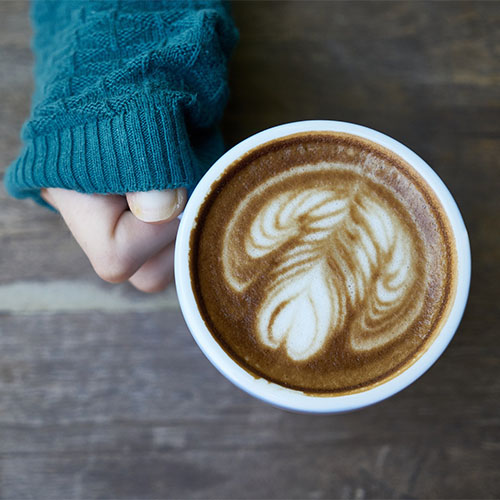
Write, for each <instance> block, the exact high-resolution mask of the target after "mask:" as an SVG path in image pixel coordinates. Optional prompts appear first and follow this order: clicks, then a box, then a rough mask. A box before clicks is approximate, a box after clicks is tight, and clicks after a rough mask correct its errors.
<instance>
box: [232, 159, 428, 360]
mask: <svg viewBox="0 0 500 500" xmlns="http://www.w3.org/2000/svg"><path fill="white" fill-rule="evenodd" d="M321 168H328V169H329V170H331V169H332V165H326V166H325V165H323V166H321V165H319V166H318V165H315V166H313V165H311V166H305V167H297V168H295V169H290V170H289V171H287V172H286V173H285V174H282V175H280V176H276V177H274V178H273V179H272V180H270V181H269V182H267V183H266V184H265V185H263V186H259V187H258V188H256V189H255V190H254V191H252V192H251V193H249V194H248V195H247V196H246V197H245V199H243V200H242V201H241V203H240V204H239V206H238V209H237V210H236V213H235V216H234V217H233V219H232V221H231V223H230V224H229V225H228V227H227V230H226V232H225V235H224V254H223V268H224V274H225V278H226V280H227V282H228V284H229V285H230V286H231V287H232V288H233V290H234V291H236V292H243V291H244V290H245V289H246V288H247V287H248V286H249V285H250V284H251V283H253V282H254V280H255V279H257V278H258V277H259V271H258V272H257V273H255V270H254V269H259V266H255V265H252V268H251V269H252V271H251V272H250V271H249V270H250V267H249V264H248V263H250V264H252V263H253V264H255V263H256V262H267V263H268V265H267V267H266V266H264V267H266V269H267V271H266V272H268V273H269V276H270V281H269V285H268V286H267V287H266V289H265V292H264V296H263V298H262V300H261V303H260V304H259V305H258V308H257V315H256V324H255V328H256V336H257V338H258V339H259V340H260V342H262V343H263V344H264V345H265V346H267V347H269V348H272V349H277V348H279V347H284V348H285V350H286V352H287V354H288V356H289V357H290V358H291V359H292V360H295V361H303V360H307V359H309V358H310V357H311V356H314V355H315V354H317V353H318V352H319V351H320V350H321V349H322V348H323V346H324V345H325V343H326V342H327V341H328V339H329V338H330V337H331V336H333V335H337V334H338V333H339V332H340V331H342V329H343V328H346V327H348V328H349V335H350V336H349V339H350V345H351V347H352V348H353V349H354V350H355V351H368V350H370V349H374V348H378V347H380V346H382V345H384V344H386V343H387V342H390V341H391V340H393V339H394V338H396V337H398V336H399V335H401V334H402V333H404V331H406V329H407V327H408V325H409V324H410V323H411V322H412V321H413V320H414V318H415V317H416V314H417V313H418V309H419V308H420V306H421V304H422V300H423V298H422V296H421V294H420V295H418V294H417V295H416V296H414V297H411V300H409V296H408V294H409V293H410V292H411V291H412V286H413V284H414V283H415V280H416V264H415V262H416V260H415V259H416V252H415V250H414V246H413V244H412V236H411V235H410V234H409V231H408V229H407V226H406V225H405V223H404V222H403V220H402V219H401V217H402V214H398V213H397V212H396V211H395V210H394V209H393V208H392V207H391V206H390V205H389V204H388V203H387V201H385V200H384V198H383V197H381V196H380V195H379V194H377V192H376V191H375V190H373V189H371V188H370V187H369V186H368V184H367V183H365V182H364V181H363V178H361V177H359V178H355V179H354V180H352V181H349V182H350V184H349V185H348V186H346V181H344V182H343V183H341V186H335V185H327V186H313V187H308V188H302V189H301V188H293V189H290V188H284V189H283V191H282V192H278V194H276V195H275V197H274V198H273V199H271V200H269V201H267V202H265V203H264V204H263V205H261V206H259V207H258V209H257V210H255V208H253V206H254V202H255V201H256V200H257V199H263V198H264V197H263V196H262V195H263V194H265V192H266V191H267V190H268V189H270V188H271V187H273V186H274V187H275V186H276V185H277V184H279V183H283V185H284V186H285V185H286V183H285V182H284V181H286V180H287V179H289V178H290V177H291V176H300V175H303V174H304V173H307V171H308V170H314V172H318V170H319V169H321ZM337 168H338V166H337ZM346 187H347V189H346ZM275 191H276V190H275ZM273 192H274V191H273ZM252 209H253V210H254V212H256V213H255V214H253V213H252ZM243 219H244V220H245V221H246V223H245V224H243V223H242V222H241V221H242V220H243ZM248 220H250V221H251V223H250V224H248ZM242 231H243V232H244V240H243V241H244V245H241V244H239V243H238V242H241V241H242V240H241V234H242ZM238 235H240V238H238ZM266 259H267V261H266ZM269 263H270V264H269ZM269 265H271V267H269ZM264 267H261V268H262V269H263V268H264ZM421 278H422V279H424V277H421ZM409 304H410V305H409Z"/></svg>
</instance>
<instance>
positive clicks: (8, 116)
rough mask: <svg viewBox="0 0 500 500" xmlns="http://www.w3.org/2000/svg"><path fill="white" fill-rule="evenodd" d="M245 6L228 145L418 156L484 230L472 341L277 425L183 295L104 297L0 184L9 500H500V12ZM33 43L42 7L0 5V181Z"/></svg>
mask: <svg viewBox="0 0 500 500" xmlns="http://www.w3.org/2000/svg"><path fill="white" fill-rule="evenodd" d="M233 10H234V15H235V18H236V21H237V24H238V26H239V28H240V32H241V40H240V44H239V46H238V48H237V50H236V52H235V54H234V58H233V61H232V64H231V89H232V94H231V99H230V103H229V106H228V109H227V112H226V115H225V118H224V122H223V129H224V132H225V136H226V139H227V144H228V146H230V145H232V144H234V143H236V142H238V141H239V140H241V139H243V138H245V137H247V136H248V135H250V134H252V133H254V132H256V131H258V130H261V129H263V128H266V127H268V126H271V125H276V124H279V123H283V122H287V121H293V120H301V119H309V118H329V119H339V120H347V121H353V122H356V123H361V124H363V125H367V126H370V127H373V128H375V129H377V130H380V131H381V132H385V133H387V134H388V135H391V136H393V137H395V138H396V139H398V140H400V141H401V142H403V143H405V144H407V145H408V146H409V147H410V148H412V149H413V150H415V151H416V152H417V153H418V154H419V155H421V156H422V157H423V158H424V159H425V160H427V161H428V163H429V164H430V165H431V166H432V167H433V168H434V169H435V170H436V171H437V172H438V174H439V175H440V176H441V177H442V179H443V180H444V181H445V183H446V184H447V185H448V186H449V188H450V190H451V192H452V193H453V195H454V197H455V198H456V200H457V202H458V204H459V206H460V208H461V211H462V214H463V216H464V219H465V222H466V225H467V227H468V230H469V235H470V239H471V245H472V254H473V281H472V287H471V295H470V300H469V304H468V307H467V310H466V313H465V316H464V319H463V321H462V324H461V326H460V328H459V331H458V332H457V335H456V337H455V339H454V340H453V342H452V344H451V345H450V347H449V348H448V350H447V351H446V353H445V354H444V355H443V357H442V358H441V359H440V360H439V361H438V363H437V364H436V365H435V366H434V367H432V368H431V369H430V370H429V372H428V373H426V374H425V375H424V376H423V377H422V378H421V379H420V380H419V381H417V382H416V383H415V384H413V385H412V386H411V387H410V388H408V389H406V390H405V391H403V392H402V393H400V394H398V395H397V396H395V397H393V398H391V399H389V400H387V401H385V402H382V403H380V404H378V405H375V406H373V407H371V408H367V409H365V410H362V411H358V412H355V413H351V414H347V415H340V416H335V417H329V416H322V417H310V416H306V415H295V414H291V413H287V412H283V411H280V410H277V409H274V408H272V407H270V406H267V405H265V404H262V403H260V402H258V401H256V400H254V399H253V398H251V397H249V396H247V395H245V394H244V393H242V392H241V391H240V390H238V389H236V388H235V387H233V386H232V385H231V384H230V383H229V382H227V381H226V380H225V379H224V378H223V377H222V376H221V375H219V374H218V372H217V371H216V370H215V369H214V368H213V367H212V366H211V365H210V363H209V362H208V361H207V360H206V359H205V357H204V356H203V355H202V353H201V352H200V351H199V349H198V347H197V346H196V345H195V343H194V342H193V340H192V339H191V336H190V335H189V332H188V331H187V328H186V326H185V324H184V322H183V319H182V316H181V314H180V311H179V308H178V305H177V302H176V300H175V294H174V293H173V290H170V291H169V292H167V293H166V294H164V295H161V296H159V298H158V297H155V298H152V297H151V298H150V299H148V298H147V297H146V298H144V297H141V296H140V295H139V293H138V292H135V291H134V290H133V289H132V288H131V287H129V286H127V285H123V286H121V285H120V286H111V285H107V284H104V283H101V282H100V281H99V280H98V278H96V277H95V276H93V274H92V270H91V267H90V265H89V264H88V262H87V260H86V259H85V257H84V255H83V253H82V251H81V250H80V249H79V247H78V246H77V244H76V243H75V242H74V241H73V240H72V239H71V237H70V235H69V233H68V231H67V229H66V228H65V226H64V224H63V223H62V222H61V221H60V220H59V218H58V216H57V215H55V214H53V213H50V212H48V211H45V210H41V209H39V208H37V207H35V206H34V205H33V204H31V203H30V202H19V201H16V200H12V199H10V198H9V197H8V196H7V194H6V193H5V190H4V188H3V186H2V187H0V297H2V296H3V297H8V300H7V299H4V304H5V305H4V307H2V304H0V498H2V499H16V500H17V499H25V498H26V499H28V498H33V499H37V500H38V499H52V500H60V499H61V500H62V499H92V498H99V499H152V498H186V499H187V498H190V499H191V498H192V499H206V498H217V499H303V498H311V499H331V498H345V499H348V498H349V499H351V498H352V499H363V498H499V497H500V475H499V472H498V470H499V463H500V411H499V410H500V405H499V394H500V377H499V371H500V370H499V368H500V362H499V359H500V342H498V328H499V311H498V306H497V300H498V292H499V286H498V283H499V282H500V273H499V266H498V262H499V260H500V245H499V231H498V214H499V208H500V207H499V196H498V192H499V188H500V182H499V180H500V179H499V167H498V165H499V160H498V159H499V158H500V30H499V29H498V26H500V3H499V2H468V1H463V2H415V3H414V2H305V1H291V2H253V1H252V2H235V3H234V4H233ZM29 39H30V27H29V18H28V4H27V3H26V2H23V1H21V2H19V1H16V2H14V1H3V2H0V96H1V101H0V177H2V175H3V172H4V170H5V167H6V166H7V165H8V163H9V162H10V161H12V160H13V159H14V158H15V156H16V154H17V152H18V148H19V140H18V134H19V129H20V127H21V125H22V122H23V120H24V119H26V117H27V115H28V113H29V96H30V93H31V91H32V80H31V65H32V55H31V53H30V49H29ZM41 290H45V293H43V292H42V291H41ZM70 290H71V293H70ZM75 290H76V291H75ZM2 293H3V294H4V295H2ZM100 294H102V295H100ZM106 295H109V296H110V297H111V298H110V301H107V302H105V301H99V300H98V298H99V297H101V296H102V297H104V296H106ZM23 300H29V305H26V302H23ZM149 300H151V302H149ZM162 300H164V306H162V303H161V301H162ZM48 302H49V303H50V306H47V303H48Z"/></svg>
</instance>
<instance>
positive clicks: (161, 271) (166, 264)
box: [129, 243, 175, 293]
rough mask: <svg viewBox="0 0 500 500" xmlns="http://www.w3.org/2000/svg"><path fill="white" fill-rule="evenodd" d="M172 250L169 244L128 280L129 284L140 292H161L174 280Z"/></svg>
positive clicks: (173, 245)
mask: <svg viewBox="0 0 500 500" xmlns="http://www.w3.org/2000/svg"><path fill="white" fill-rule="evenodd" d="M174 250H175V243H171V244H170V245H168V246H167V247H166V248H164V249H163V250H162V251H161V252H159V253H158V254H156V255H155V256H154V257H152V258H151V259H149V260H148V261H147V262H146V263H145V264H144V265H143V266H142V267H141V268H140V269H139V270H138V271H137V272H136V273H135V274H134V275H133V276H132V277H131V278H130V279H129V281H130V283H131V284H132V285H134V286H135V288H137V289H138V290H140V291H141V292H146V293H154V292H161V291H162V290H164V289H165V288H166V287H167V286H168V284H169V283H170V282H171V281H173V279H174Z"/></svg>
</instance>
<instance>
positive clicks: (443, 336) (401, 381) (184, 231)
mask: <svg viewBox="0 0 500 500" xmlns="http://www.w3.org/2000/svg"><path fill="white" fill-rule="evenodd" d="M304 132H340V133H347V134H350V135H354V136H359V137H361V138H364V139H368V140H370V141H372V142H375V143H376V144H378V145H380V146H382V147H385V148H387V149H388V150H390V151H392V152H393V153H395V154H396V155H398V156H399V157H401V158H402V159H403V160H404V161H406V162H407V163H409V164H410V165H411V166H412V168H414V169H415V170H416V171H417V173H419V174H420V175H421V176H422V177H423V179H424V180H425V181H426V182H427V184H428V185H429V186H430V187H431V189H432V190H433V191H434V193H435V194H436V196H437V198H438V200H439V201H440V203H441V205H442V206H443V208H444V211H445V213H446V215H447V217H448V219H449V221H450V225H451V228H452V230H453V235H454V237H455V242H456V252H457V285H456V293H455V298H454V302H453V305H452V307H451V309H450V312H449V314H448V318H447V319H446V321H445V323H444V325H443V327H442V329H441V331H440V332H439V333H438V335H437V336H436V338H435V339H434V340H433V341H432V343H431V344H430V345H429V347H428V348H427V350H426V351H425V352H424V353H423V354H422V355H421V356H420V357H419V358H418V359H417V360H416V361H415V362H414V363H413V364H412V365H410V366H409V367H408V368H407V369H405V370H404V371H402V372H401V373H399V374H397V375H396V376H394V377H393V378H390V379H389V380H387V381H386V382H383V383H381V384H380V385H376V386H375V387H372V388H369V389H367V390H365V391H362V392H357V393H354V394H347V395H338V396H335V395H331V396H322V395H321V396H318V395H310V394H305V393H303V392H301V391H297V390H294V389H289V388H286V387H283V386H281V385H278V384H276V383H273V382H270V381H268V380H266V379H264V378H256V376H254V375H251V374H250V373H249V372H247V371H246V370H245V369H244V368H242V367H241V366H240V365H239V364H238V363H236V362H235V361H234V360H233V359H232V358H231V357H230V356H229V355H228V354H227V353H226V352H225V351H224V350H223V349H222V347H221V346H220V345H219V343H218V342H217V341H216V340H215V338H214V337H213V336H212V334H211V333H210V331H209V330H208V328H207V326H206V324H205V322H204V320H203V318H202V317H201V314H200V313H199V311H198V307H197V303H196V299H195V297H194V292H193V290H192V287H191V276H190V268H189V243H190V236H191V230H192V228H193V227H194V221H195V219H196V216H197V214H198V210H199V208H200V206H201V204H202V203H203V201H204V200H205V198H206V196H207V194H208V192H209V188H210V187H211V186H212V184H213V183H214V182H215V181H216V180H217V179H218V178H219V177H221V175H222V174H223V172H224V171H225V169H226V168H227V167H228V166H230V165H231V164H232V163H233V162H234V161H235V160H237V159H238V158H240V157H241V156H243V155H244V154H245V153H247V152H248V151H250V150H252V149H254V148H256V147H258V146H261V145H262V144H265V143H267V142H269V141H272V140H275V139H279V138H283V137H287V136H290V135H293V134H297V133H304ZM174 272H175V283H176V289H177V296H178V299H179V304H180V307H181V311H182V314H183V316H184V319H185V321H186V324H187V326H188V328H189V330H190V332H191V334H192V336H193V338H194V340H195V341H196V343H197V344H198V346H199V347H200V349H201V350H202V352H203V353H204V354H205V356H206V357H207V358H208V359H209V360H210V362H211V363H212V364H213V365H214V366H215V368H217V370H219V372H220V373H221V374H222V375H224V376H225V377H226V378H227V379H229V380H230V381H231V382H232V383H233V384H235V385H236V386H237V387H239V388H240V389H242V390H243V391H245V392H247V393H248V394H250V395H252V396H254V397H256V398H257V399H260V400H262V401H265V402H267V403H270V404H271V405H274V406H276V407H280V408H283V409H287V410H292V411H296V412H303V413H342V412H346V411H352V410H355V409H359V408H362V407H366V406H369V405H372V404H374V403H377V402H380V401H382V400H384V399H386V398H388V397H390V396H393V395H394V394H396V393H398V392H399V391H401V390H403V389H404V388H406V387H408V386H409V385H410V384H412V383H413V382H414V381H415V380H417V379H418V378H419V377H420V376H422V375H423V374H424V373H425V372H426V371H427V370H428V369H429V368H430V367H431V366H432V365H433V364H434V363H435V362H436V361H437V359H438V358H439V357H440V356H441V354H442V353H443V351H444V350H445V349H446V347H447V346H448V344H449V343H450V341H451V339H452V338H453V336H454V334H455V332H456V330H457V328H458V325H459V323H460V321H461V319H462V316H463V313H464V310H465V305H466V303H467V298H468V293H469V286H470V274H471V255H470V245H469V238H468V235H467V230H466V228H465V224H464V221H463V219H462V216H461V214H460V211H459V209H458V206H457V204H456V202H455V200H454V199H453V197H452V195H451V193H450V192H449V190H448V188H447V187H446V186H445V184H444V183H443V181H442V180H441V179H440V178H439V176H438V175H437V174H436V172H434V170H432V169H431V167H430V166H429V165H428V164H427V163H426V162H425V161H424V160H423V159H422V158H420V157H419V156H418V155H417V154H415V153H414V152H413V151H412V150H410V149H409V148H408V147H406V146H404V145H403V144H401V143H400V142H398V141H396V140H395V139H393V138H392V137H389V136H387V135H386V134H383V133H381V132H378V131H376V130H373V129H371V128H368V127H364V126H361V125H356V124H353V123H349V122H342V121H333V120H306V121H300V122H292V123H286V124H283V125H278V126H275V127H272V128H269V129H266V130H263V131H261V132H258V133H256V134H254V135H252V136H250V137H248V138H247V139H245V140H243V141H241V142H240V143H239V144H237V145H235V146H234V147H233V148H231V149H230V150H228V151H227V152H226V153H225V154H224V155H223V156H221V157H220V158H219V159H218V160H217V161H216V162H215V163H214V164H213V166H212V167H211V168H210V169H209V170H208V171H207V173H206V174H205V175H204V176H203V178H202V179H201V181H200V182H199V183H198V185H197V186H196V188H195V189H194V191H193V193H192V195H191V197H190V199H189V200H188V203H187V205H186V208H185V210H184V213H183V215H182V219H181V223H180V226H179V229H178V233H177V239H176V244H175V257H174Z"/></svg>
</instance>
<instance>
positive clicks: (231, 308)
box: [190, 133, 456, 394]
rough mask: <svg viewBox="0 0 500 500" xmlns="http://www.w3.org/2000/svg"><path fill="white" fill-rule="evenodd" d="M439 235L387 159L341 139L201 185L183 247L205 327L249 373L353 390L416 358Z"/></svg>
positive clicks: (430, 200)
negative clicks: (206, 191)
mask: <svg viewBox="0 0 500 500" xmlns="http://www.w3.org/2000/svg"><path fill="white" fill-rule="evenodd" d="M450 235H451V231H450V229H449V223H448V221H447V219H446V218H445V216H444V213H443V211H442V210H441V209H440V206H439V204H438V202H437V200H436V199H435V197H434V196H433V195H432V192H430V190H429V189H427V188H426V185H425V183H424V181H423V180H422V179H420V178H419V177H418V176H417V175H416V173H415V172H414V171H412V170H411V167H409V166H408V165H406V164H404V163H403V162H402V160H400V159H398V158H397V157H394V156H391V155H389V154H387V152H386V151H385V150H383V149H382V148H380V147H377V146H375V145H373V144H372V143H369V142H368V141H364V140H360V139H359V138H353V137H352V136H347V135H344V134H334V133H317V134H302V135H298V136H293V137H291V138H285V139H282V140H277V141H275V142H274V143H271V144H270V145H268V146H267V147H265V146H263V147H261V148H260V149H258V150H256V151H254V152H251V153H249V154H248V155H247V156H246V157H243V158H242V159H240V160H238V161H237V162H236V163H235V164H234V165H233V166H232V168H230V169H229V170H228V173H227V174H226V175H225V176H223V178H222V179H221V180H220V181H219V182H218V183H217V184H216V185H214V186H213V188H212V194H211V195H210V196H209V197H208V198H207V199H206V201H205V203H204V205H203V206H202V209H201V210H200V215H199V219H198V221H197V225H196V227H195V229H194V230H193V232H192V236H191V240H192V241H191V249H192V255H191V257H190V262H191V277H192V283H193V289H194V290H195V295H196V300H197V302H198V306H199V309H200V312H201V314H202V317H203V318H204V320H205V322H206V324H207V327H208V328H209V330H210V331H211V333H212V334H213V336H214V338H215V339H216V340H217V341H218V342H219V344H220V345H221V347H223V348H224V350H225V351H226V352H227V353H228V354H229V355H230V356H231V357H232V358H233V359H234V360H235V361H237V362H238V363H239V364H240V365H241V366H243V367H244V368H245V369H246V370H248V371H250V372H251V373H252V374H254V375H256V376H260V377H265V378H266V379H268V380H270V381H273V382H276V383H278V384H281V385H284V386H286V387H291V388H295V389H299V390H302V391H306V392H311V393H317V394H343V393H349V392H355V391H358V390H365V389H366V388H369V387H370V386H372V385H374V384H377V383H380V382H381V381H384V380H385V379H387V378H388V377H392V376H393V375H394V374H396V373H398V371H400V370H402V369H404V368H405V367H407V366H408V365H409V364H411V363H412V362H413V361H414V360H415V359H417V358H418V357H419V356H420V355H421V354H422V353H423V352H424V350H425V349H426V348H427V346H428V345H429V342H430V341H431V340H432V339H433V338H434V335H435V334H436V333H437V332H439V329H440V325H441V324H442V322H443V320H444V319H445V318H446V314H447V311H448V308H449V304H450V298H451V297H452V295H453V293H454V278H453V277H454V276H455V267H454V266H456V263H455V254H454V251H453V247H452V244H453V240H452V238H451V236H450Z"/></svg>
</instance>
